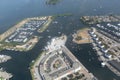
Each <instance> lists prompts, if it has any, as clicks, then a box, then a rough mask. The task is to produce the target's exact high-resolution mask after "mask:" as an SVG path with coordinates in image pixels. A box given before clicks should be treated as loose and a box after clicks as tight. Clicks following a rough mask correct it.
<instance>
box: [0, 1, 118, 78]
mask: <svg viewBox="0 0 120 80" xmlns="http://www.w3.org/2000/svg"><path fill="white" fill-rule="evenodd" d="M45 1H46V0H19V1H18V0H12V1H10V0H1V1H0V33H3V32H4V31H6V30H7V29H8V28H10V27H11V26H13V25H14V24H16V23H17V22H19V21H21V20H22V19H24V18H27V17H34V16H43V15H55V14H61V13H73V14H74V16H71V17H63V18H58V19H57V21H58V22H61V23H58V24H51V26H50V27H49V28H48V31H45V32H44V33H42V34H40V36H43V38H42V39H41V40H40V41H39V42H38V44H37V45H36V46H35V47H34V48H33V49H32V50H31V51H28V52H15V51H6V50H4V51H2V52H0V54H6V55H10V56H12V60H10V61H8V62H7V63H3V64H0V66H2V67H4V68H5V69H6V70H7V71H8V72H10V73H12V74H13V75H14V77H13V78H12V79H11V80H31V76H30V72H29V64H30V62H31V61H32V60H34V59H35V58H36V57H37V56H38V54H39V53H40V52H41V51H42V49H43V47H44V46H45V45H46V42H47V41H49V40H50V39H51V38H52V37H55V36H60V35H61V33H64V34H66V35H67V36H68V38H69V40H68V42H67V44H66V45H67V47H68V48H69V49H70V50H71V51H72V52H73V53H74V55H75V56H76V57H77V58H78V59H79V60H80V61H81V62H82V63H83V64H84V65H85V66H86V68H87V69H88V70H89V71H90V72H93V74H94V75H95V76H97V77H98V78H99V79H100V80H113V78H114V79H117V80H120V78H119V77H117V76H115V74H113V73H112V72H111V71H110V70H109V69H107V68H101V67H100V62H99V61H98V59H97V56H96V54H95V52H94V51H93V50H92V47H91V46H90V45H76V44H74V43H72V42H71V34H72V33H73V32H75V31H76V30H78V29H79V28H82V27H84V25H83V24H82V23H80V22H79V17H80V16H82V15H103V14H109V13H115V14H120V11H119V10H118V8H119V7H120V5H119V2H120V1H119V0H113V1H107V0H62V2H61V3H58V4H57V5H54V6H53V5H46V4H45ZM101 6H102V7H101ZM58 32H61V33H58ZM48 36H51V37H48Z"/></svg>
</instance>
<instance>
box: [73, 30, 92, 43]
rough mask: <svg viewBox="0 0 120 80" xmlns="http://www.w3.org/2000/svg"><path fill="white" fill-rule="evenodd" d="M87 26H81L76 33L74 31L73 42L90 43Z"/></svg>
mask: <svg viewBox="0 0 120 80" xmlns="http://www.w3.org/2000/svg"><path fill="white" fill-rule="evenodd" d="M89 30H90V29H89V28H83V29H80V30H78V31H77V32H76V33H74V34H73V35H72V36H73V42H75V43H77V44H85V43H90V42H91V39H90V36H89V33H88V31H89Z"/></svg>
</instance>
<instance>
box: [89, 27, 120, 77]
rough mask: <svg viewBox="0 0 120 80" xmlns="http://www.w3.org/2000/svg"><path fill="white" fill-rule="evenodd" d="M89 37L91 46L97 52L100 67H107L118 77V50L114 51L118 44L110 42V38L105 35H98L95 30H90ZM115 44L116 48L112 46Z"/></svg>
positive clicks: (119, 74) (119, 73)
mask: <svg viewBox="0 0 120 80" xmlns="http://www.w3.org/2000/svg"><path fill="white" fill-rule="evenodd" d="M90 35H91V39H92V40H93V42H92V45H93V47H94V48H95V50H96V51H97V54H98V56H99V60H100V61H101V62H102V63H101V65H102V66H103V67H104V66H107V67H108V68H109V69H110V70H111V71H113V72H114V73H115V74H116V75H117V76H120V72H119V68H118V66H119V64H120V63H119V62H120V60H119V50H116V51H114V50H115V49H116V47H119V43H117V42H116V41H114V40H112V39H111V38H108V37H107V36H106V35H103V34H101V33H99V31H98V30H96V29H95V28H92V32H90ZM115 44H116V46H113V45H115ZM112 46H113V47H112ZM117 52H118V53H117Z"/></svg>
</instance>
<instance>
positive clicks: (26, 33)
mask: <svg viewBox="0 0 120 80" xmlns="http://www.w3.org/2000/svg"><path fill="white" fill-rule="evenodd" d="M51 21H52V19H51V16H45V17H33V18H27V19H25V20H23V21H21V22H20V23H18V24H17V25H15V26H14V27H12V28H10V29H9V30H8V31H6V32H4V33H3V34H1V35H0V49H1V50H2V49H7V50H15V51H28V50H30V49H32V48H33V47H34V46H35V44H36V43H37V42H38V40H39V39H40V36H37V32H38V33H39V32H41V33H42V32H43V31H44V30H45V29H46V28H47V27H48V26H49V24H50V23H51Z"/></svg>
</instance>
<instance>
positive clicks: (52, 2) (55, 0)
mask: <svg viewBox="0 0 120 80" xmlns="http://www.w3.org/2000/svg"><path fill="white" fill-rule="evenodd" d="M60 1H61V0H47V1H46V4H48V5H56V4H57V3H59V2H60Z"/></svg>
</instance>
